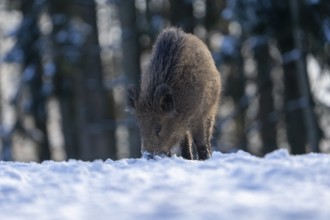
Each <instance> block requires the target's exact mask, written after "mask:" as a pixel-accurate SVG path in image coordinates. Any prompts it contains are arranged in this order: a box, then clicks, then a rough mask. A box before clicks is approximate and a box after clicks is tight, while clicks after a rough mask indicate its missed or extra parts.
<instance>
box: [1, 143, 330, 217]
mask: <svg viewBox="0 0 330 220" xmlns="http://www.w3.org/2000/svg"><path fill="white" fill-rule="evenodd" d="M329 167H330V155H327V154H307V155H303V156H291V155H289V154H288V152H287V151H286V150H283V149H281V150H277V151H275V152H273V153H271V154H268V155H266V156H265V157H264V158H258V157H255V156H252V155H250V154H248V153H245V152H243V151H239V152H237V153H231V154H222V153H219V152H213V156H212V158H211V159H209V160H207V161H188V160H184V159H182V158H181V157H176V156H174V157H171V158H156V159H154V160H147V159H144V158H139V159H122V160H118V161H113V160H106V161H101V160H98V161H94V162H83V161H76V160H69V161H67V162H54V161H46V162H43V163H41V164H40V163H34V162H31V163H20V162H0V219H61V220H63V219H64V220H65V219H79V220H80V219H93V220H98V219H270V220H271V219H314V220H317V219H324V220H328V219H330V209H329V201H330V169H329Z"/></svg>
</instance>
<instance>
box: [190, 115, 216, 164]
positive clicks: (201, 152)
mask: <svg viewBox="0 0 330 220" xmlns="http://www.w3.org/2000/svg"><path fill="white" fill-rule="evenodd" d="M213 124H214V119H213V118H209V119H207V120H206V122H205V123H203V126H202V129H200V130H199V131H198V132H196V134H194V143H195V145H196V150H197V154H198V159H199V160H207V159H209V158H210V157H211V138H212V132H213Z"/></svg>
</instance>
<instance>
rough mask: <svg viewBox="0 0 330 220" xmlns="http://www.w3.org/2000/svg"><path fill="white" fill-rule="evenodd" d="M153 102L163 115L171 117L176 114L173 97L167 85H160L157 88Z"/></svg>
mask: <svg viewBox="0 0 330 220" xmlns="http://www.w3.org/2000/svg"><path fill="white" fill-rule="evenodd" d="M154 100H155V101H156V103H157V104H158V105H159V107H160V109H161V110H162V111H163V112H164V113H169V114H171V115H172V114H174V113H175V112H176V111H175V105H174V100H173V95H172V92H171V89H170V88H169V87H168V86H167V85H165V84H161V85H160V86H158V87H157V89H156V91H155V93H154Z"/></svg>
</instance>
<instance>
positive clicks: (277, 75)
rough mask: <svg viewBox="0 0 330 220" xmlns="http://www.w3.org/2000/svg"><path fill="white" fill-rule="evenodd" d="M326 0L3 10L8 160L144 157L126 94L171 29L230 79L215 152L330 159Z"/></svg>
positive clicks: (188, 0)
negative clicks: (191, 37)
mask: <svg viewBox="0 0 330 220" xmlns="http://www.w3.org/2000/svg"><path fill="white" fill-rule="evenodd" d="M329 15H330V2H329V1H326V0H248V1H246V0H227V1H226V0H182V1H177V0H121V1H120V0H96V1H94V0H70V1H68V0H66V1H65V0H5V1H1V2H0V80H1V81H0V87H1V88H0V99H1V100H0V104H1V105H0V123H1V127H0V138H1V143H0V150H1V151H0V159H1V160H21V161H31V160H33V161H42V160H49V159H53V160H64V159H68V158H70V159H82V160H94V159H107V158H111V159H120V158H127V157H134V158H136V157H140V137H139V131H138V127H137V124H136V122H135V120H134V118H133V117H132V115H130V114H129V113H128V112H126V111H125V106H126V98H125V97H126V92H125V91H126V88H127V87H128V86H129V85H130V84H139V80H140V75H141V72H142V71H143V70H144V69H145V67H146V65H147V63H148V58H149V55H150V51H151V49H152V45H153V42H154V41H155V38H156V37H157V35H158V33H159V32H160V31H161V30H162V29H164V28H166V27H169V26H176V27H180V28H182V29H183V30H184V31H186V32H189V33H193V34H195V35H196V36H198V37H199V38H200V39H202V40H203V41H204V42H205V43H206V44H207V45H208V47H209V49H210V50H211V52H212V55H213V57H214V60H215V62H216V65H217V67H218V68H219V71H220V74H221V76H222V78H223V94H222V102H221V106H220V108H219V113H218V121H217V125H216V130H215V133H214V138H213V143H212V145H213V149H214V150H217V151H221V152H233V151H237V150H238V149H242V150H244V151H248V152H250V153H252V154H255V155H258V156H262V155H264V154H266V153H269V152H271V151H273V150H275V149H277V148H288V149H289V150H290V152H291V153H292V154H303V153H307V152H311V151H313V152H330V129H329V127H330V117H329V116H330V94H329V93H330V73H329V61H330V59H329V55H330V17H329Z"/></svg>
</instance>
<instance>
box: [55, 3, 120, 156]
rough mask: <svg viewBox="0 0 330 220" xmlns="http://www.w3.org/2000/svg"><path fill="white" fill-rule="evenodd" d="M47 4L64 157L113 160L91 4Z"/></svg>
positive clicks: (111, 117) (110, 113)
mask: <svg viewBox="0 0 330 220" xmlns="http://www.w3.org/2000/svg"><path fill="white" fill-rule="evenodd" d="M50 4H51V7H50V11H51V13H52V16H53V33H52V36H53V43H54V51H55V62H56V67H57V74H56V79H55V83H56V88H57V94H58V96H59V100H60V105H61V115H62V127H63V133H64V140H65V147H66V151H67V156H68V158H79V159H83V160H94V159H107V158H109V157H110V158H112V159H116V156H117V155H116V153H117V151H116V141H115V124H114V115H113V114H114V111H113V109H111V107H113V104H112V103H111V100H112V99H111V98H112V97H110V98H109V96H108V94H107V92H106V90H105V88H104V85H103V82H102V81H103V78H102V67H101V60H100V48H99V42H98V32H97V25H96V11H95V10H96V9H95V3H94V1H93V0H89V1H85V2H84V3H80V4H79V3H71V2H69V3H67V1H64V0H59V1H51V3H50ZM77 17H78V18H81V20H77ZM74 18H75V19H74ZM75 22H76V23H75ZM64 33H66V34H67V36H69V37H68V38H67V39H64V40H63V39H61V38H59V37H60V36H61V34H62V35H63V34H64ZM70 34H71V35H70ZM74 34H76V36H79V37H81V38H80V41H79V39H76V40H78V41H72V40H73V39H74V38H73V37H74ZM70 37H71V38H70ZM110 123H111V124H110ZM109 124H110V125H109Z"/></svg>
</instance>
